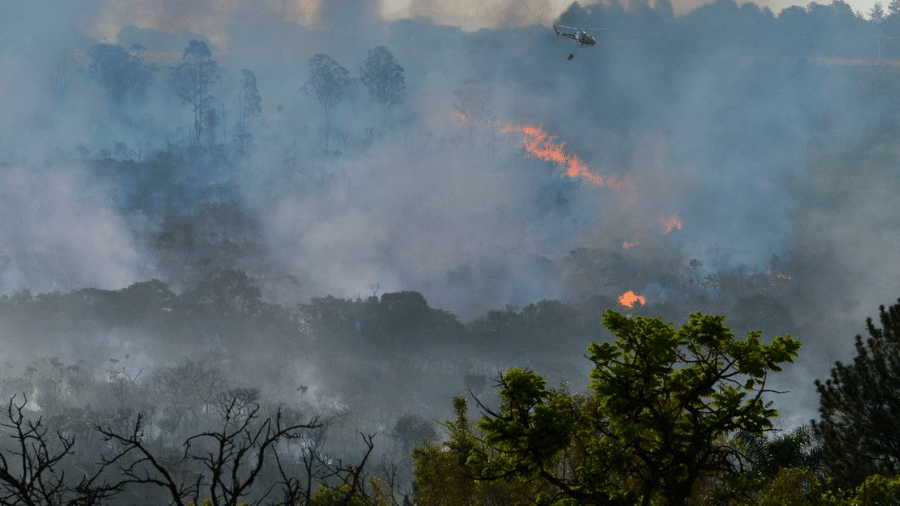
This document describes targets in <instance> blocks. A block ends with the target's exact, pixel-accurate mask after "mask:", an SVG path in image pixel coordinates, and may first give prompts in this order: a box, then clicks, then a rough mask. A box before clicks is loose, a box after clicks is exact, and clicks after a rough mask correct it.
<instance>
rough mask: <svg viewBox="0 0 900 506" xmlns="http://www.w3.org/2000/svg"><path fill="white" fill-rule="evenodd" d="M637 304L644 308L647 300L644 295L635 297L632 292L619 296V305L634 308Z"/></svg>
mask: <svg viewBox="0 0 900 506" xmlns="http://www.w3.org/2000/svg"><path fill="white" fill-rule="evenodd" d="M635 302H640V303H641V305H642V306H643V305H644V303H645V302H647V299H646V298H645V297H644V296H643V295H635V294H634V292H632V291H631V290H628V291H627V292H625V293H623V294H622V295H619V304H622V305H623V306H625V307H634V303H635Z"/></svg>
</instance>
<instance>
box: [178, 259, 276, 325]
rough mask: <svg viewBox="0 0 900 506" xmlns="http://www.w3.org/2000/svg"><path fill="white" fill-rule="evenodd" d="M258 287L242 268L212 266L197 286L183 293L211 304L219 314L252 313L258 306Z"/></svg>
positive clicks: (189, 297)
mask: <svg viewBox="0 0 900 506" xmlns="http://www.w3.org/2000/svg"><path fill="white" fill-rule="evenodd" d="M261 295H262V292H260V290H259V287H257V286H255V285H253V283H252V281H251V279H250V278H249V277H248V276H247V273H245V272H244V271H242V270H237V269H222V268H220V267H213V268H212V269H210V270H209V272H207V273H206V276H204V278H203V279H201V280H200V281H199V282H198V283H197V287H196V288H195V289H193V290H191V291H190V292H187V293H185V294H184V296H185V297H187V298H188V299H191V300H194V301H197V302H200V303H201V304H204V305H208V306H211V307H212V308H213V309H214V310H215V311H216V312H217V313H219V314H220V315H223V316H224V315H229V314H232V313H233V312H234V311H235V310H237V311H238V312H239V313H240V314H241V315H245V314H251V315H252V314H254V313H255V311H256V310H257V309H258V308H259V306H260V303H261V301H260V297H261Z"/></svg>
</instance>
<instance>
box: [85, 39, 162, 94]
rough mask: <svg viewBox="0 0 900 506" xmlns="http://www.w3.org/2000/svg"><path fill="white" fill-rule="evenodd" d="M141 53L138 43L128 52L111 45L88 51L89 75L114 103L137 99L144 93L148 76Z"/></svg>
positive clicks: (100, 45) (102, 45)
mask: <svg viewBox="0 0 900 506" xmlns="http://www.w3.org/2000/svg"><path fill="white" fill-rule="evenodd" d="M145 53H146V49H145V48H144V47H143V46H141V45H139V44H135V45H134V46H132V48H131V50H129V51H126V50H125V49H124V48H123V47H122V46H117V45H115V44H96V45H95V46H93V47H91V48H90V49H88V56H89V57H90V59H91V65H90V70H89V72H90V74H91V76H93V77H94V78H95V79H96V80H97V81H98V82H99V83H100V85H101V86H102V87H103V88H104V89H105V90H106V92H107V93H108V94H109V96H110V98H112V99H113V100H114V101H116V102H122V101H123V100H125V99H126V98H129V99H132V100H134V99H138V98H141V97H142V96H144V94H145V93H146V92H147V88H148V86H149V80H150V75H151V74H150V70H149V69H148V68H147V65H146V63H145V60H144V55H145Z"/></svg>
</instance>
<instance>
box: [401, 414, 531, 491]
mask: <svg viewBox="0 0 900 506" xmlns="http://www.w3.org/2000/svg"><path fill="white" fill-rule="evenodd" d="M453 407H454V410H455V411H456V420H455V421H449V422H447V423H446V424H445V425H444V427H445V428H446V429H447V433H448V436H449V440H448V441H447V442H446V443H444V444H442V445H438V444H434V443H432V442H430V441H426V442H424V443H422V444H420V445H418V446H417V447H416V448H414V449H413V451H412V453H411V457H412V460H413V466H414V467H413V476H414V481H413V487H414V490H415V493H414V495H413V497H412V501H413V504H416V505H418V506H456V505H463V504H465V505H469V506H487V505H493V504H508V505H526V504H531V503H532V498H533V497H535V495H536V493H537V489H536V485H537V484H534V483H526V482H523V481H519V480H501V481H495V482H485V481H477V480H476V479H475V478H476V477H475V475H474V474H472V471H471V469H469V468H468V467H467V466H466V460H467V459H468V457H469V455H470V454H471V453H472V451H473V450H474V449H475V448H476V447H477V446H478V445H479V442H478V435H477V434H476V432H475V430H474V427H472V424H471V423H470V422H469V419H468V416H467V406H466V401H465V399H463V398H460V397H457V398H455V399H453Z"/></svg>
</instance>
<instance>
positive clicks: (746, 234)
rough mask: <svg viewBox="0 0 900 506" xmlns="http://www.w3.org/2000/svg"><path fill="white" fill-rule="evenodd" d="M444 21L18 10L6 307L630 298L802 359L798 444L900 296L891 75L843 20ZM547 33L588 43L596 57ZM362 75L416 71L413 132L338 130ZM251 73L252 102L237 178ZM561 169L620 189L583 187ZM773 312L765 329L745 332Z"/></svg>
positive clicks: (682, 8) (2, 114)
mask: <svg viewBox="0 0 900 506" xmlns="http://www.w3.org/2000/svg"><path fill="white" fill-rule="evenodd" d="M444 4H445V2H444V3H441V2H430V1H413V2H410V3H409V4H408V5H405V6H401V7H399V8H396V9H394V10H389V9H388V7H387V6H385V5H383V4H382V3H379V2H376V1H366V0H342V1H333V2H332V1H329V2H321V3H316V2H279V1H268V2H253V3H247V2H240V1H232V2H218V1H209V2H196V1H181V0H171V1H166V2H155V3H153V4H152V7H151V4H145V3H141V2H129V1H113V0H109V1H106V2H101V1H96V2H79V5H78V8H75V7H70V6H69V4H58V3H51V2H12V3H9V4H8V5H6V6H5V11H4V17H3V20H2V21H0V32H2V34H3V35H2V41H0V68H2V69H3V72H2V73H0V118H2V119H0V154H2V157H3V166H2V168H0V177H2V181H3V184H2V186H0V212H2V216H3V218H4V219H3V220H2V222H0V292H2V293H5V294H13V293H14V292H17V291H20V290H24V289H28V290H31V291H32V292H35V293H44V292H52V291H54V290H60V291H63V292H68V291H71V290H77V289H82V288H102V289H109V290H117V289H122V288H125V287H128V286H129V285H131V284H133V283H137V282H143V281H147V280H149V279H153V278H158V279H161V280H163V281H164V282H165V283H168V285H169V286H171V287H173V289H176V290H178V291H180V290H188V289H190V288H191V287H193V286H195V285H196V283H197V282H198V280H200V279H203V275H204V272H205V271H206V270H207V269H211V268H213V267H221V268H226V269H241V270H243V271H246V272H247V274H248V275H249V276H251V277H252V278H254V279H255V280H257V282H258V283H259V284H260V287H261V289H262V292H263V296H262V298H263V299H264V300H266V301H268V302H270V303H273V304H280V305H283V306H284V307H296V305H297V304H306V303H308V302H309V301H310V300H311V299H312V298H316V297H325V296H327V295H331V296H334V297H337V298H345V299H354V298H360V299H361V300H365V298H367V297H369V296H372V295H376V296H377V295H379V294H386V293H393V292H403V291H416V292H420V293H421V294H422V295H424V297H425V298H426V300H427V302H428V305H429V306H430V307H432V308H440V309H441V310H445V311H448V312H449V313H452V314H453V315H456V316H458V317H459V318H460V320H462V322H464V323H468V322H472V321H474V320H477V319H478V318H479V317H481V316H482V315H484V314H485V313H486V312H488V311H489V310H492V309H499V308H505V307H517V308H524V307H526V306H528V305H529V304H534V303H537V302H539V301H542V300H562V301H572V302H577V301H582V300H586V299H589V298H590V297H595V296H602V297H606V298H607V299H608V300H611V301H615V297H617V296H618V295H620V294H621V293H623V292H625V291H627V290H633V291H634V293H636V294H640V295H642V296H646V299H647V306H646V307H645V308H644V309H643V311H646V312H647V313H648V314H652V315H655V314H663V313H665V314H668V312H669V311H672V312H674V310H673V309H672V308H673V307H677V308H678V309H682V308H684V309H686V310H689V311H693V310H704V311H721V312H725V314H726V315H729V311H731V312H732V313H733V314H734V316H733V320H734V321H735V322H737V323H736V325H737V324H738V323H739V324H741V325H743V324H746V325H747V327H746V328H759V327H765V329H766V331H767V333H770V332H771V333H773V334H774V333H784V332H795V333H797V334H798V337H799V338H800V339H801V341H803V343H804V350H803V356H804V358H803V359H802V361H801V362H800V363H798V364H797V366H796V368H794V369H793V370H792V372H789V373H787V374H786V375H785V378H783V379H782V380H780V381H783V382H784V383H785V385H784V386H785V387H786V389H789V390H791V391H792V394H791V395H792V396H793V397H791V399H793V400H791V401H789V402H790V403H791V408H790V409H785V411H790V410H791V409H793V410H794V412H793V413H791V414H794V415H796V419H797V420H800V419H804V417H805V418H808V417H809V416H811V412H812V410H814V409H815V402H816V399H815V395H814V392H813V390H812V387H811V384H812V380H813V379H814V378H823V377H824V376H825V375H826V374H827V370H828V368H829V367H830V366H831V364H832V363H833V361H834V360H837V359H846V357H847V356H848V355H849V353H850V350H851V342H852V341H851V338H852V336H853V335H854V334H855V333H858V332H860V331H861V330H862V329H863V322H864V319H865V318H866V317H867V316H871V315H874V314H875V312H876V310H877V307H878V305H880V304H886V305H887V304H890V303H892V302H893V301H894V300H895V299H896V298H897V297H898V296H900V282H898V281H897V279H896V276H895V274H896V273H897V272H898V271H900V260H898V258H897V257H896V255H895V254H894V252H893V250H894V249H895V245H896V244H897V243H898V240H900V228H898V225H897V223H896V219H895V218H896V216H897V215H898V214H900V208H898V206H900V204H898V202H900V201H898V200H897V199H896V198H895V196H896V194H897V190H898V189H900V188H898V186H900V181H898V179H897V176H896V173H895V171H894V170H893V168H894V167H895V165H896V161H897V155H898V153H897V150H896V148H895V146H894V144H895V143H894V142H893V140H892V139H893V137H892V136H893V135H894V134H895V133H896V131H897V130H896V129H897V127H898V125H897V123H896V119H894V118H892V117H891V111H893V110H894V109H892V107H895V106H896V104H895V103H894V102H895V101H896V99H894V98H893V96H895V95H896V93H895V91H896V90H895V87H896V83H895V81H896V77H897V71H896V69H897V68H898V67H896V66H895V63H896V60H894V59H893V58H895V55H893V54H882V55H881V56H883V57H884V58H885V60H882V61H880V62H879V61H876V60H877V58H878V57H879V53H878V51H879V46H878V44H877V35H878V33H880V32H878V30H879V28H878V27H876V26H874V24H873V23H871V22H870V21H866V20H865V19H863V18H861V17H859V16H858V15H855V14H854V12H853V9H851V7H850V6H848V5H847V4H844V3H835V4H831V5H827V6H826V5H817V4H813V5H811V6H810V7H809V8H808V9H807V8H794V10H791V11H784V12H781V13H779V15H775V14H773V12H772V11H770V10H768V9H761V8H759V7H757V6H756V5H754V4H744V5H741V6H738V5H737V4H735V3H734V2H730V1H727V0H719V1H717V2H715V3H712V4H708V5H704V6H702V7H698V8H696V9H694V8H693V7H695V6H693V5H690V6H686V5H685V4H683V3H679V2H673V3H669V2H666V1H658V2H651V3H649V4H648V3H645V2H625V3H623V2H608V3H602V4H593V5H590V4H585V5H579V4H577V3H575V4H571V5H564V4H559V3H556V2H549V1H539V0H534V1H530V2H517V3H512V2H499V1H497V2H492V1H488V2H478V3H477V6H474V4H472V5H470V4H468V3H464V2H458V3H455V4H454V6H453V7H452V8H450V9H445V8H442V7H441V6H442V5H444ZM853 8H854V9H855V8H856V7H855V6H854V7H853ZM798 9H799V10H798ZM387 11H389V12H387ZM804 16H805V17H804ZM798 19H799V20H800V21H798ZM553 22H557V23H561V24H564V25H567V26H587V27H597V28H598V30H597V32H595V34H596V36H597V37H598V46H597V47H595V48H590V49H588V48H578V47H576V46H575V45H574V44H572V43H571V41H569V40H568V39H564V38H557V37H555V36H554V33H553V30H552V28H551V27H550V26H549V25H550V24H551V23H553ZM803 23H806V24H803ZM800 26H802V27H804V28H803V29H804V30H806V31H802V32H801V31H800V28H798V27H800ZM600 28H602V29H603V30H602V31H600ZM468 30H474V31H468ZM813 32H814V35H809V34H810V33H813ZM815 37H818V38H815ZM811 39H815V42H812V43H811V42H809V41H810V40H811ZM191 40H197V41H201V42H204V43H205V44H208V47H209V49H210V51H211V54H212V59H214V60H215V61H216V62H217V64H218V71H217V72H218V74H217V75H218V76H219V77H218V81H216V82H215V84H214V87H213V88H212V92H211V96H212V97H213V98H212V99H211V100H212V102H211V103H212V104H213V105H212V106H211V107H210V109H209V110H212V111H215V112H213V113H209V111H207V114H208V115H209V116H208V117H204V119H203V122H207V121H208V122H209V123H208V125H209V126H208V129H207V130H206V131H205V132H206V133H205V134H203V135H206V136H207V137H203V138H193V137H192V136H195V133H196V131H195V130H194V128H195V127H196V124H195V123H194V119H193V116H192V111H191V110H190V107H188V106H186V105H184V103H185V100H183V99H181V98H179V97H178V86H177V84H176V83H175V81H174V79H173V77H172V75H174V73H175V69H176V68H178V66H179V65H181V64H182V61H183V58H184V54H183V52H184V51H185V48H186V47H188V44H189V43H190V41H191ZM873 41H874V42H873ZM98 44H108V45H117V46H120V47H121V48H123V53H122V54H125V52H124V51H125V50H131V49H130V48H133V47H134V46H133V45H134V44H139V45H140V46H141V47H142V49H140V48H138V49H134V50H133V51H137V52H139V53H140V54H143V55H144V56H142V58H144V60H143V61H144V64H143V65H144V66H143V67H140V68H137V67H127V65H126V63H124V60H123V61H122V62H120V64H121V65H123V67H122V68H128V69H131V70H129V72H133V73H134V76H135V78H134V79H135V81H127V82H124V84H123V82H120V81H116V80H114V79H113V80H107V81H104V79H105V77H104V76H106V75H107V74H104V73H103V70H102V69H101V68H100V67H99V66H98V63H97V62H98V61H100V60H99V59H98V58H95V57H94V56H92V55H96V54H98V53H96V52H95V53H92V52H91V51H92V48H93V47H95V46H96V45H98ZM376 46H385V47H387V48H388V49H389V50H390V51H391V52H392V54H393V56H394V57H395V58H396V61H397V62H398V63H399V65H400V66H402V68H403V75H404V78H405V97H404V100H403V102H402V104H401V105H399V106H395V107H385V108H380V107H378V106H377V104H375V103H374V102H373V101H372V100H370V97H369V95H368V92H367V90H366V88H365V87H363V86H358V88H357V91H356V92H355V93H351V94H349V96H348V97H346V98H345V99H344V100H343V101H341V102H340V103H338V104H337V105H336V106H335V107H334V109H333V110H332V111H330V114H331V117H330V122H331V125H332V127H331V130H326V127H325V126H324V125H325V121H324V109H323V107H322V104H321V103H320V102H319V101H317V99H316V98H315V97H314V96H313V95H312V94H310V93H308V92H305V91H304V90H303V86H304V84H305V83H306V82H307V80H308V79H309V78H310V74H309V70H310V67H309V63H310V59H311V58H313V56H314V55H316V54H317V53H323V54H327V55H328V56H330V57H331V58H333V59H334V60H335V61H336V62H337V63H338V64H340V65H341V66H343V67H344V68H346V70H347V71H348V73H349V75H351V76H353V77H358V76H360V75H361V69H362V67H363V65H364V64H365V63H364V62H365V61H366V58H367V51H368V50H370V49H372V48H374V47H376ZM882 49H884V51H886V52H887V53H890V51H894V50H896V48H890V47H889V48H886V49H885V48H882ZM110 51H112V50H110ZM144 53H145V54H144ZM569 53H572V54H574V55H575V57H574V58H573V59H572V60H571V61H570V60H568V59H567V55H568V54H569ZM110 54H113V53H112V52H110ZM116 54H118V53H116ZM135 54H137V53H135ZM116 61H118V60H116ZM887 62H889V63H890V64H888V63H887ZM92 65H93V66H92ZM242 69H250V70H252V71H253V73H254V75H255V77H256V79H257V81H258V83H259V89H258V91H259V95H260V97H261V99H262V102H261V104H262V105H261V113H260V114H259V116H258V117H256V118H255V119H254V121H253V123H252V124H251V125H252V128H253V131H252V132H253V133H252V139H253V150H252V156H248V157H238V156H237V155H236V154H235V153H236V149H237V148H234V147H233V138H234V136H235V133H236V132H237V130H236V129H237V127H236V126H235V124H236V122H237V121H238V118H239V112H238V106H237V105H236V104H237V103H238V100H239V96H240V93H241V86H242V85H241V84H240V79H241V76H242V73H241V71H242ZM142 72H143V73H142ZM109 75H120V74H116V73H115V72H113V73H110V74H109ZM136 83H137V84H136ZM117 87H118V88H117ZM116 90H118V91H116ZM117 93H118V94H117ZM473 104H474V105H473ZM209 118H213V119H214V120H215V121H213V120H211V119H209ZM204 124H206V123H204ZM525 126H529V127H533V128H538V129H540V130H541V131H542V132H545V133H546V134H547V136H548V137H546V138H545V140H546V142H547V143H549V144H544V143H543V142H544V141H542V143H540V144H539V145H535V146H532V148H529V138H528V137H527V135H526V134H524V133H523V131H524V127H525ZM242 128H246V127H242ZM203 146H206V148H204V147H203ZM326 146H327V147H326ZM207 148H208V149H207ZM229 150H230V151H229ZM541 150H544V151H548V150H549V151H553V150H557V152H558V153H561V154H562V155H561V156H563V159H562V160H557V161H548V158H547V156H549V155H546V153H545V152H542V151H541ZM542 153H543V154H542ZM576 157H577V160H579V161H580V162H581V163H583V164H584V167H585V168H586V170H587V171H589V172H590V173H591V174H593V175H596V176H597V177H602V178H610V180H612V179H613V178H614V180H615V181H616V182H617V183H621V184H597V183H596V182H592V181H591V180H590V179H589V178H587V177H584V176H583V175H581V176H575V177H573V176H572V175H571V174H570V173H569V168H570V167H571V165H570V164H571V161H572V160H574V159H575V158H576ZM229 213H231V214H229ZM672 219H677V221H678V223H679V224H680V225H681V226H679V227H674V226H673V225H671V223H673V222H671V221H670V220H672ZM192 220H193V221H192ZM188 222H190V226H191V227H195V228H184V229H179V228H178V227H179V226H182V225H183V224H184V223H188ZM179 224H182V225H179ZM167 227H168V228H167ZM178 230H182V231H184V230H188V232H183V233H184V234H187V235H183V236H180V235H178V234H179V233H180V232H177V231H178ZM167 234H168V235H167ZM188 236H189V240H188V239H185V237H188ZM179 241H180V242H179ZM223 245H224V246H223ZM213 246H215V248H214V247H213ZM226 246H227V248H230V249H227V248H226ZM204 248H206V249H204ZM216 248H218V249H216ZM226 249H227V252H224V253H223V251H225V250H226ZM692 260H693V261H694V262H693V263H692ZM754 276H755V277H754ZM779 276H780V277H779ZM763 279H764V281H759V280H763ZM754 280H755V281H754ZM701 283H702V284H703V286H702V287H701V286H700V285H701ZM729 283H731V284H729ZM754 283H756V284H754ZM776 285H777V286H776ZM760 287H763V288H760ZM763 296H764V297H765V300H766V301H768V302H766V304H770V303H771V304H770V306H766V307H773V308H774V309H772V310H771V311H769V312H766V311H762V312H761V313H754V312H753V311H755V310H751V309H748V308H749V307H750V303H749V302H747V301H748V300H749V301H753V300H757V301H758V300H761V299H759V297H763ZM753 297H758V298H757V299H753ZM605 300H606V299H605ZM771 301H774V302H771ZM666 304H668V306H666ZM767 311H768V310H767ZM680 314H681V316H680V317H683V316H684V314H686V312H681V313H680ZM773 314H775V315H776V316H777V318H776V317H773V316H772V315H773ZM754 315H755V316H756V317H758V318H760V319H764V320H765V319H766V318H768V317H772V319H771V320H768V321H759V320H758V319H757V320H754V319H753V317H754ZM597 316H599V315H597ZM677 317H678V316H676V317H675V318H677ZM729 318H730V320H729V321H731V318H732V317H731V315H729ZM598 321H599V320H598ZM598 325H599V324H598ZM746 328H743V329H742V330H746ZM357 330H359V329H357ZM319 338H320V339H322V337H321V336H319ZM573 339H574V338H573ZM320 342H322V341H320ZM586 344H587V343H586V342H584V343H581V345H580V346H581V348H580V349H573V350H566V351H565V352H561V355H565V356H574V357H575V360H577V359H578V357H579V356H580V355H581V353H582V352H583V348H584V346H585V345H586ZM459 353H460V357H462V356H465V355H467V354H468V353H467V352H466V351H465V350H461V351H459ZM457 358H459V357H457ZM157 359H159V357H154V360H157ZM147 360H148V362H150V359H147ZM448 360H449V359H448ZM460 360H462V359H461V358H460ZM581 366H583V364H582V365H579V367H581ZM473 367H474V366H473ZM314 374H315V373H313V372H310V373H304V374H303V375H301V376H302V379H301V380H302V381H304V382H307V383H312V382H313V381H315V379H314V378H313V377H312V376H313V375H314ZM323 374H324V373H323ZM301 380H298V381H301ZM785 403H786V404H787V403H788V402H787V401H785Z"/></svg>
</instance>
